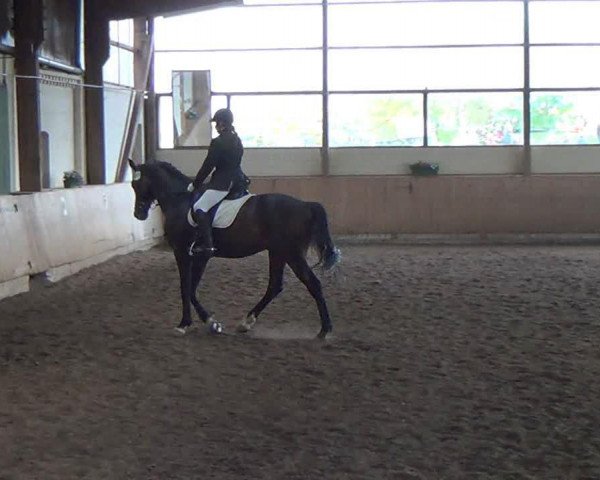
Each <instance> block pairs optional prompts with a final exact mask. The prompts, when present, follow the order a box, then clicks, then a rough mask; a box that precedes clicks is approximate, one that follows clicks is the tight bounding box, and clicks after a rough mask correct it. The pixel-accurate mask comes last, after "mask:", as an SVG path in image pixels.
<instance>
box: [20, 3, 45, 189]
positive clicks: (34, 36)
mask: <svg viewBox="0 0 600 480" xmlns="http://www.w3.org/2000/svg"><path fill="white" fill-rule="evenodd" d="M14 8H15V74H16V75H17V80H16V87H17V92H16V94H17V129H18V145H19V182H20V190H21V191H23V192H39V191H41V190H42V171H41V170H42V169H41V158H40V84H39V76H40V67H39V63H38V53H39V49H40V45H41V43H42V39H43V34H44V30H43V5H42V0H20V1H18V2H15V7H14Z"/></svg>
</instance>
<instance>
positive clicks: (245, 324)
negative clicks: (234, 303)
mask: <svg viewBox="0 0 600 480" xmlns="http://www.w3.org/2000/svg"><path fill="white" fill-rule="evenodd" d="M255 323H256V316H255V315H254V314H252V315H248V316H247V317H244V318H242V320H241V321H240V323H238V326H237V331H238V332H241V333H246V332H248V331H250V329H251V328H252V327H253V326H254V324H255Z"/></svg>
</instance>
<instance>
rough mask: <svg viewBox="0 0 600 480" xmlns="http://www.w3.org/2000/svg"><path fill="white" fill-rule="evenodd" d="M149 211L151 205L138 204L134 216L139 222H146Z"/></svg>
mask: <svg viewBox="0 0 600 480" xmlns="http://www.w3.org/2000/svg"><path fill="white" fill-rule="evenodd" d="M148 210H150V204H146V203H144V202H136V204H135V208H134V209H133V216H134V217H135V218H137V219H138V220H146V219H147V218H148Z"/></svg>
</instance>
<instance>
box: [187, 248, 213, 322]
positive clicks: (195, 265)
mask: <svg viewBox="0 0 600 480" xmlns="http://www.w3.org/2000/svg"><path fill="white" fill-rule="evenodd" d="M207 264H208V259H207V258H202V257H194V259H193V260H192V285H191V301H192V305H193V306H194V309H195V310H196V313H197V314H198V316H199V317H200V320H202V321H203V322H204V323H206V322H207V321H208V319H209V318H210V317H211V314H210V312H208V311H206V309H205V308H204V307H203V306H202V304H201V303H200V302H199V301H198V297H197V296H196V290H197V289H198V285H199V284H200V280H202V275H204V270H205V269H206V265H207Z"/></svg>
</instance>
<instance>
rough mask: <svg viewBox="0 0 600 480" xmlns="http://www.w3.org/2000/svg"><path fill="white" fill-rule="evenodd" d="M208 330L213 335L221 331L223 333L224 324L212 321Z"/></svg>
mask: <svg viewBox="0 0 600 480" xmlns="http://www.w3.org/2000/svg"><path fill="white" fill-rule="evenodd" d="M208 331H209V332H210V333H212V334H213V335H218V334H219V333H223V325H221V324H220V323H219V322H214V321H213V322H210V324H209V325H208Z"/></svg>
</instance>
